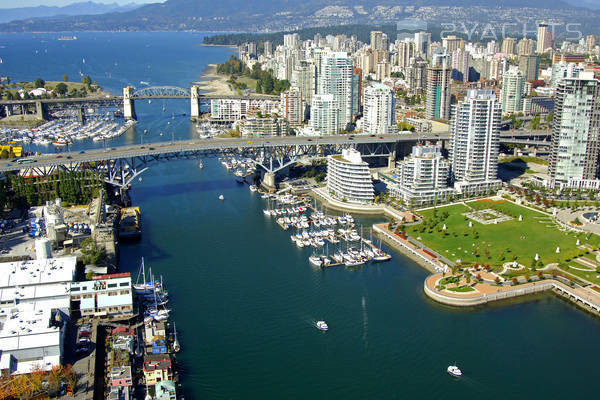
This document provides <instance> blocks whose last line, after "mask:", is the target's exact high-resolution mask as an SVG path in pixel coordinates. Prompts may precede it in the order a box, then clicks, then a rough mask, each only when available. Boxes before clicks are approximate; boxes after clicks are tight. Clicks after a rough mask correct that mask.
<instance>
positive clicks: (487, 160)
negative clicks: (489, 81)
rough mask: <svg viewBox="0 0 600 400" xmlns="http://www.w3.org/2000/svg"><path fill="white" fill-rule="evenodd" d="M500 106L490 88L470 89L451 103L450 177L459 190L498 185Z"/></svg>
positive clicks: (473, 191)
mask: <svg viewBox="0 0 600 400" xmlns="http://www.w3.org/2000/svg"><path fill="white" fill-rule="evenodd" d="M501 117H502V108H501V107H500V104H499V103H498V102H497V101H496V94H495V93H494V91H493V90H489V89H483V90H469V91H468V92H467V96H466V97H465V100H464V101H460V102H459V103H458V104H456V105H454V106H453V112H452V121H451V123H450V153H449V154H450V157H449V159H450V164H451V179H452V181H453V182H454V189H455V190H456V191H457V192H458V193H465V194H470V195H473V194H481V193H486V192H487V191H488V190H492V189H495V188H497V187H499V186H500V185H501V181H500V180H499V179H498V147H499V140H500V121H501Z"/></svg>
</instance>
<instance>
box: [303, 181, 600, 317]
mask: <svg viewBox="0 0 600 400" xmlns="http://www.w3.org/2000/svg"><path fill="white" fill-rule="evenodd" d="M319 189H321V190H319ZM309 194H310V195H311V197H313V198H315V199H317V200H318V201H319V202H321V203H323V204H324V205H325V206H326V207H330V208H332V209H334V210H338V211H349V212H355V213H360V214H363V215H381V216H384V217H387V218H389V215H388V214H391V212H390V210H388V208H389V207H385V206H371V207H370V209H368V210H364V206H362V205H351V204H347V203H342V202H339V201H337V200H335V199H332V198H330V196H328V195H327V193H325V192H324V191H323V190H322V188H318V189H313V190H311V191H310V192H309ZM360 208H363V210H359V209H360ZM361 211H362V212H361ZM394 211H395V210H394ZM396 212H397V211H396ZM396 212H394V214H395V213H396ZM398 213H399V212H398ZM372 228H373V232H374V233H375V235H376V236H377V237H379V238H380V239H381V240H382V241H384V242H385V243H386V244H387V245H388V246H390V247H392V248H393V249H395V250H396V251H398V252H399V253H401V254H402V255H403V256H405V257H407V258H408V259H410V260H412V261H414V262H415V263H416V264H417V265H419V266H420V267H421V268H423V269H425V270H427V271H428V272H429V273H430V274H429V275H428V276H427V277H426V278H425V280H424V282H423V291H424V293H425V295H426V296H427V297H428V298H430V299H431V300H433V301H435V302H436V303H439V304H443V305H446V306H453V307H461V308H467V307H476V306H481V305H486V304H498V305H502V303H503V302H506V301H507V300H514V299H520V300H522V301H528V300H529V299H530V298H533V297H535V296H534V295H537V294H540V293H545V292H548V291H551V292H552V293H553V294H556V295H558V296H560V297H561V298H564V299H565V300H568V301H569V302H570V303H572V304H574V305H576V306H577V307H579V308H581V309H583V310H585V311H587V312H589V313H591V314H593V315H595V316H597V317H600V292H595V291H594V289H591V288H588V287H569V286H568V285H567V284H566V283H565V282H562V281H560V280H557V279H556V278H555V277H554V276H549V277H544V279H539V280H536V281H534V282H527V283H522V284H519V285H516V286H493V285H492V284H491V283H488V282H487V281H481V282H479V283H474V284H473V286H475V287H476V288H475V290H474V291H473V292H467V293H459V292H449V291H444V292H443V293H442V291H438V290H437V289H436V288H435V284H436V283H437V281H439V279H441V277H443V276H444V274H443V273H442V272H441V271H442V270H443V269H444V266H445V265H446V264H445V263H444V262H442V260H441V259H438V258H437V257H433V256H432V255H430V254H429V253H426V252H424V251H423V250H422V249H421V248H419V247H418V246H416V245H415V244H413V243H411V242H409V241H407V240H404V239H403V238H401V237H396V236H395V235H394V233H393V232H390V231H389V230H388V229H387V223H382V224H374V225H373V226H372Z"/></svg>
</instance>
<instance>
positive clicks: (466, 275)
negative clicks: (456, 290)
mask: <svg viewBox="0 0 600 400" xmlns="http://www.w3.org/2000/svg"><path fill="white" fill-rule="evenodd" d="M465 279H466V280H467V285H469V284H470V283H471V273H470V272H469V271H465Z"/></svg>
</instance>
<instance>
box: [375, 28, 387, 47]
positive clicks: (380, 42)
mask: <svg viewBox="0 0 600 400" xmlns="http://www.w3.org/2000/svg"><path fill="white" fill-rule="evenodd" d="M388 47H389V42H388V37H387V35H386V34H385V33H383V32H381V31H371V48H372V49H373V50H387V49H388Z"/></svg>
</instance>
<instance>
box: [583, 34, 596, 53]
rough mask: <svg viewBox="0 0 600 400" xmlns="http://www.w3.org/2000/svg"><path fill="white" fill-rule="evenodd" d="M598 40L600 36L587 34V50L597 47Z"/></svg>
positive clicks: (590, 50)
mask: <svg viewBox="0 0 600 400" xmlns="http://www.w3.org/2000/svg"><path fill="white" fill-rule="evenodd" d="M597 42H598V36H596V35H587V36H586V37H585V51H587V52H592V51H594V49H595V48H596V43H597Z"/></svg>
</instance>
